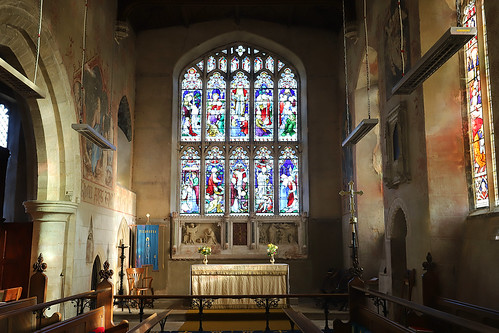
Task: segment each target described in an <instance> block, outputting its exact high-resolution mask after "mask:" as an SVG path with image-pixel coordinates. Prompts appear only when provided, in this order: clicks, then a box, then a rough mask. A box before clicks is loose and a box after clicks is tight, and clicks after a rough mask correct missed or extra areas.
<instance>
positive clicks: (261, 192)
mask: <svg viewBox="0 0 499 333" xmlns="http://www.w3.org/2000/svg"><path fill="white" fill-rule="evenodd" d="M254 172H255V194H254V195H255V212H256V213H257V214H272V213H273V212H274V176H273V175H274V162H273V159H272V157H271V154H270V151H269V149H268V148H267V147H262V148H260V149H259V150H258V151H257V154H256V156H255V161H254Z"/></svg>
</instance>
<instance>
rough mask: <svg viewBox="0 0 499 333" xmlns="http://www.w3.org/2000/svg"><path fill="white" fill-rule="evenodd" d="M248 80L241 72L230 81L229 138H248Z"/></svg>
mask: <svg viewBox="0 0 499 333" xmlns="http://www.w3.org/2000/svg"><path fill="white" fill-rule="evenodd" d="M249 88H250V84H249V80H248V77H247V76H246V75H244V73H243V72H239V73H237V74H236V75H235V77H234V79H233V80H232V82H231V83H230V89H231V90H230V139H231V140H233V141H248V140H249V129H248V127H249V126H248V125H249Z"/></svg>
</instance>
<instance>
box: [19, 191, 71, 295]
mask: <svg viewBox="0 0 499 333" xmlns="http://www.w3.org/2000/svg"><path fill="white" fill-rule="evenodd" d="M77 207H78V204H77V203H74V202H69V201H38V200H33V201H25V202H24V208H25V210H26V213H28V214H30V215H31V217H32V219H33V241H32V249H31V259H32V260H31V262H35V261H36V258H37V257H38V255H39V254H40V253H42V254H43V258H44V259H45V262H46V263H47V271H46V272H45V274H46V275H47V277H48V287H47V301H52V300H54V299H58V298H61V297H62V293H61V290H62V288H63V286H62V278H61V273H62V272H63V268H64V262H65V251H66V249H65V242H66V224H67V222H68V220H69V217H70V216H71V214H75V213H76V209H77Z"/></svg>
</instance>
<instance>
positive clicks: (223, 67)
mask: <svg viewBox="0 0 499 333" xmlns="http://www.w3.org/2000/svg"><path fill="white" fill-rule="evenodd" d="M218 68H220V70H221V71H224V72H227V58H225V57H222V58H220V59H218Z"/></svg>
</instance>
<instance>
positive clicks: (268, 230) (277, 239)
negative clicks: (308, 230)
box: [259, 223, 298, 244]
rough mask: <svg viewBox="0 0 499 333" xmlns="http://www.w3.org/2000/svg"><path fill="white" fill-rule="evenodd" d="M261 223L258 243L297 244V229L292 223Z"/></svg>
mask: <svg viewBox="0 0 499 333" xmlns="http://www.w3.org/2000/svg"><path fill="white" fill-rule="evenodd" d="M266 225H267V223H262V224H261V225H260V228H259V229H260V233H259V237H260V239H259V240H260V243H272V244H298V237H297V235H298V230H297V227H296V225H295V224H294V223H268V226H266Z"/></svg>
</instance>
